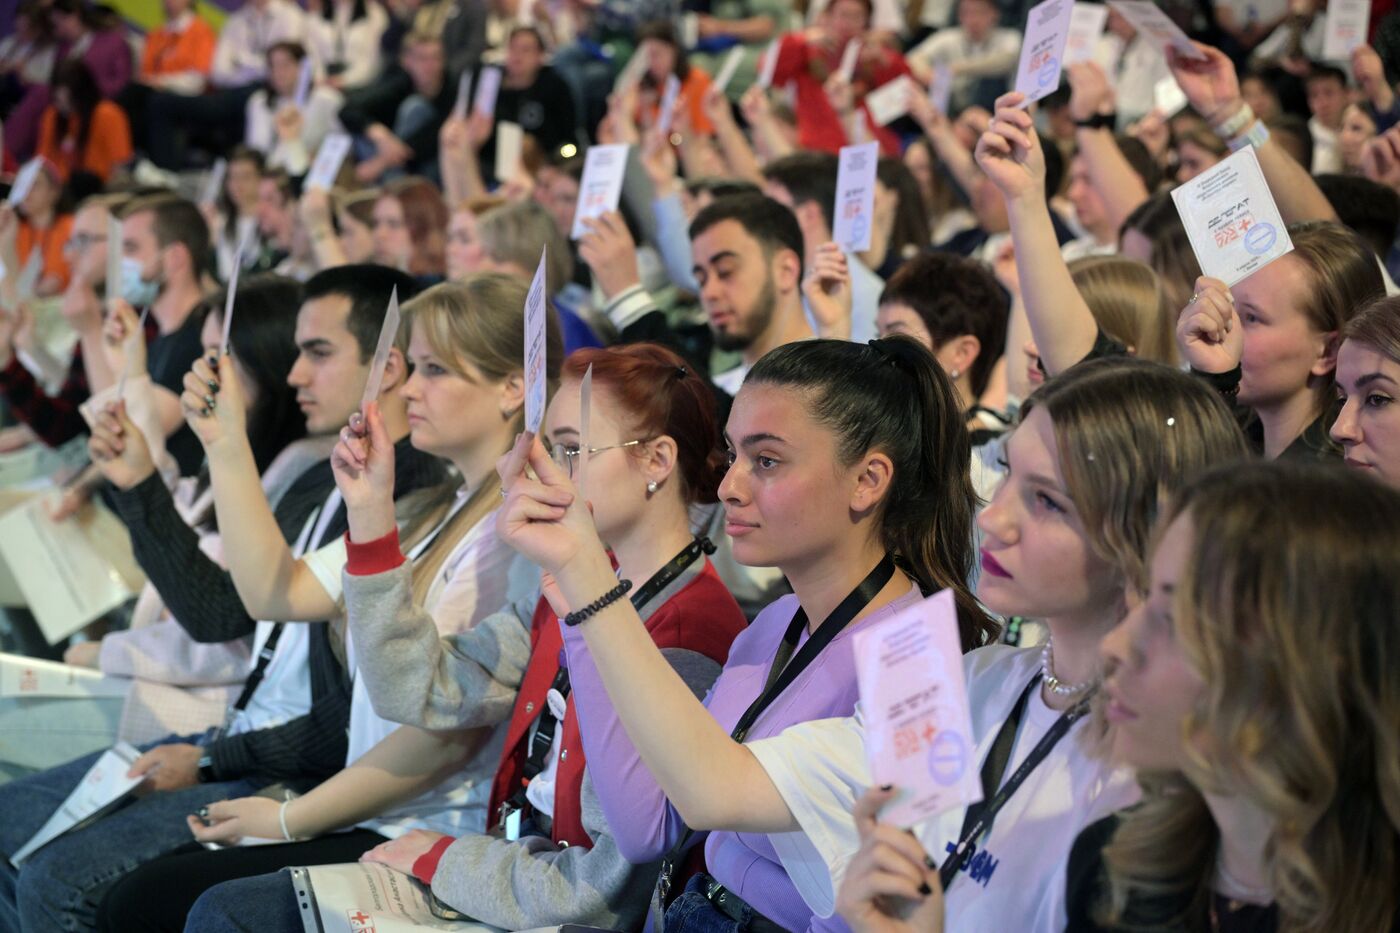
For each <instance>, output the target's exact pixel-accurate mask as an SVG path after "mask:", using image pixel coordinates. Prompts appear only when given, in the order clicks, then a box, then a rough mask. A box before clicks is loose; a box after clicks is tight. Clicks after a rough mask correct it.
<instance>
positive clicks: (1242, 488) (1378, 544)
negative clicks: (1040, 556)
mask: <svg viewBox="0 0 1400 933" xmlns="http://www.w3.org/2000/svg"><path fill="white" fill-rule="evenodd" d="M1279 503H1287V504H1288V505H1287V507H1286V508H1280V507H1279ZM1151 567H1152V573H1151V584H1150V587H1149V588H1148V589H1147V590H1146V591H1145V592H1144V594H1143V599H1142V601H1141V602H1140V603H1139V604H1138V605H1137V606H1136V607H1135V608H1134V610H1133V611H1132V612H1131V613H1130V614H1129V615H1128V617H1127V618H1126V619H1125V620H1124V622H1123V624H1122V625H1120V626H1118V627H1117V628H1116V629H1114V631H1113V632H1112V633H1110V634H1109V635H1108V637H1106V638H1105V639H1104V642H1103V648H1102V651H1103V656H1104V660H1105V662H1106V664H1107V667H1108V679H1107V681H1106V684H1105V689H1104V700H1105V701H1106V707H1107V714H1108V719H1109V721H1110V722H1111V723H1112V727H1111V730H1112V731H1111V737H1112V748H1113V755H1114V756H1115V758H1116V759H1117V760H1119V761H1122V762H1123V763H1125V764H1128V765H1131V766H1133V767H1135V768H1137V770H1138V773H1139V781H1140V783H1141V785H1142V791H1143V799H1142V802H1141V803H1140V804H1139V805H1138V806H1136V807H1134V808H1132V809H1130V810H1126V811H1124V812H1122V813H1120V814H1118V815H1116V816H1114V817H1111V818H1109V819H1106V820H1104V821H1102V822H1100V823H1097V824H1095V825H1094V826H1091V827H1089V828H1088V829H1087V830H1085V832H1084V833H1083V834H1081V835H1080V837H1079V839H1078V841H1077V842H1076V843H1075V845H1074V848H1073V851H1072V853H1071V854H1070V858H1069V868H1068V872H1067V874H1068V889H1067V902H1068V918H1067V925H1065V926H1064V927H1063V928H1064V929H1068V930H1073V931H1076V933H1079V931H1109V930H1113V931H1127V930H1142V929H1153V930H1211V931H1250V933H1273V931H1276V930H1277V931H1288V933H1323V931H1340V930H1346V931H1386V930H1393V929H1395V928H1396V924H1397V919H1400V889H1398V888H1397V887H1396V885H1395V878H1396V873H1397V871H1400V868H1397V866H1398V865H1400V813H1397V811H1396V807H1395V801H1396V799H1397V797H1400V773H1398V772H1397V763H1400V739H1397V734H1396V730H1395V723H1396V721H1397V719H1400V706H1397V703H1400V700H1397V698H1400V629H1397V628H1396V626H1395V624H1394V610H1395V606H1396V605H1397V604H1400V495H1397V494H1396V493H1395V492H1394V491H1393V490H1390V489H1387V488H1385V487H1383V486H1381V485H1380V484H1379V483H1375V482H1372V481H1370V480H1368V479H1364V478H1357V477H1353V476H1347V475H1345V474H1343V473H1341V472H1340V471H1337V470H1335V469H1329V468H1327V467H1323V466H1319V465H1315V464H1283V463H1275V464H1255V465H1251V466H1247V467H1244V468H1241V467H1238V466H1236V467H1232V468H1228V469H1220V470H1216V471H1213V472H1211V473H1209V474H1207V475H1205V476H1202V477H1200V478H1199V479H1198V480H1197V481H1196V482H1194V483H1192V484H1191V486H1190V487H1188V488H1187V489H1186V490H1185V491H1184V492H1183V493H1182V494H1181V495H1180V497H1179V498H1178V499H1177V501H1176V502H1175V504H1174V505H1173V507H1172V508H1171V510H1170V511H1169V512H1168V514H1167V515H1166V516H1165V517H1164V519H1163V520H1162V522H1161V523H1160V525H1159V529H1158V534H1157V539H1156V546H1155V548H1154V549H1153V554H1152V559H1151ZM876 803H877V799H876V796H875V795H869V796H867V798H866V799H865V800H863V801H862V803H861V805H860V807H859V808H858V809H857V813H856V819H857V821H858V822H859V823H860V825H861V833H862V836H863V837H864V839H865V844H864V846H863V848H862V850H861V854H860V855H859V856H857V858H856V860H855V863H854V864H853V868H852V871H851V873H850V874H849V875H848V876H847V883H846V886H845V888H844V890H843V892H842V904H841V913H842V916H843V917H844V918H845V919H846V920H847V921H848V922H849V923H850V925H851V927H852V928H853V929H854V930H856V931H857V933H893V931H900V930H913V929H917V930H921V931H939V930H942V929H944V926H945V923H946V922H947V921H945V918H944V915H943V914H944V909H943V903H942V901H943V898H942V894H941V892H940V891H939V890H938V889H937V887H936V884H931V883H929V881H930V879H931V880H932V881H933V882H936V877H935V876H933V875H932V873H931V872H928V871H927V870H926V869H925V868H924V864H923V861H922V853H921V852H919V851H917V847H916V846H911V845H910V842H911V841H912V840H908V841H907V837H905V836H904V834H902V833H900V832H899V831H898V830H896V829H895V828H893V827H889V826H882V825H879V824H877V823H876V822H875V818H874V817H875V804H876ZM920 885H926V887H923V888H921V887H920Z"/></svg>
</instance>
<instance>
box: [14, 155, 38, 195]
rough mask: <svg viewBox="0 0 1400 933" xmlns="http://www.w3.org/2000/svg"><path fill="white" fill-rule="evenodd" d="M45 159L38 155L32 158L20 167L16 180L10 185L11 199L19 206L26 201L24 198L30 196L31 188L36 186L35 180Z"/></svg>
mask: <svg viewBox="0 0 1400 933" xmlns="http://www.w3.org/2000/svg"><path fill="white" fill-rule="evenodd" d="M43 167H44V160H43V159H42V158H40V157H38V156H35V157H34V158H32V159H30V160H29V161H28V162H26V163H24V165H23V166H21V167H20V170H19V171H18V172H17V173H16V174H15V182H14V184H12V185H11V186H10V197H9V201H10V203H11V204H13V205H14V206H16V207H18V206H19V205H21V204H23V203H24V199H25V198H27V197H29V190H30V189H31V188H33V187H34V181H35V179H37V178H38V177H39V172H40V171H42V170H43Z"/></svg>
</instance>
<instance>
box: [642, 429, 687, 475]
mask: <svg viewBox="0 0 1400 933" xmlns="http://www.w3.org/2000/svg"><path fill="white" fill-rule="evenodd" d="M643 449H645V450H646V451H647V455H646V458H645V459H644V460H643V461H642V475H643V476H644V477H645V478H646V480H647V482H648V483H656V484H657V485H658V486H659V485H661V484H662V483H664V482H666V480H667V479H668V478H670V476H671V474H672V473H674V472H675V471H676V469H677V467H678V465H679V463H680V448H679V447H678V446H677V445H676V441H675V439H674V438H672V437H671V436H670V435H669V434H663V435H661V436H660V437H657V438H654V439H653V440H651V441H649V442H647V444H646V445H645V447H644V448H643Z"/></svg>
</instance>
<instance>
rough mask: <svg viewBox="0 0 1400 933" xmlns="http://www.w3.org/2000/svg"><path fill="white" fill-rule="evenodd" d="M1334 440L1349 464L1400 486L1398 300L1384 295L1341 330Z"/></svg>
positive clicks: (1399, 303)
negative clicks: (1337, 407)
mask: <svg viewBox="0 0 1400 933" xmlns="http://www.w3.org/2000/svg"><path fill="white" fill-rule="evenodd" d="M1342 336H1343V338H1344V339H1343V341H1342V347H1341V349H1340V350H1338V351H1337V397H1338V398H1339V399H1340V400H1341V402H1342V407H1341V411H1339V412H1338V413H1337V420H1336V421H1335V422H1333V424H1332V431H1331V435H1332V440H1333V441H1335V442H1336V443H1338V444H1340V445H1341V446H1342V453H1343V455H1344V456H1345V457H1346V464H1347V466H1349V467H1352V468H1354V469H1357V470H1360V471H1361V472H1362V473H1367V474H1370V475H1372V476H1374V477H1376V478H1377V479H1379V480H1380V481H1381V482H1383V483H1386V484H1387V485H1390V486H1394V487H1396V488H1400V405H1397V404H1396V399H1400V299H1397V298H1382V299H1381V300H1380V301H1377V302H1376V303H1374V304H1372V305H1370V306H1369V307H1367V308H1364V309H1363V310H1362V311H1361V312H1360V313H1358V314H1357V315H1356V317H1354V318H1352V319H1351V320H1350V321H1348V322H1347V325H1346V327H1344V328H1343V329H1342Z"/></svg>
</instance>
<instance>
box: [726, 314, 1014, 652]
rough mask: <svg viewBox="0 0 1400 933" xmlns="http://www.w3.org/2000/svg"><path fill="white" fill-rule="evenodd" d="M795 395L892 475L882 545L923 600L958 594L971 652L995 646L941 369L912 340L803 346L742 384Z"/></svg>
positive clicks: (851, 458) (960, 442)
mask: <svg viewBox="0 0 1400 933" xmlns="http://www.w3.org/2000/svg"><path fill="white" fill-rule="evenodd" d="M750 383H766V384H769V385H776V386H782V387H786V388H791V389H795V390H797V391H798V392H800V393H802V395H803V397H804V399H805V400H806V401H807V404H808V410H809V411H810V412H811V413H812V417H813V418H814V419H815V420H816V421H817V422H818V423H820V424H822V425H824V426H826V427H827V428H829V429H830V430H832V431H833V432H834V433H835V434H836V436H837V445H838V446H837V450H838V453H837V456H838V457H839V458H840V459H841V461H842V463H843V464H847V465H848V464H852V463H854V462H856V460H858V459H859V458H860V457H862V456H864V455H865V454H866V453H867V452H869V451H871V450H880V451H882V452H884V453H885V454H886V456H888V457H889V458H890V461H891V462H892V464H893V466H894V475H893V477H892V478H891V480H890V486H889V492H888V494H887V495H886V496H885V499H884V501H883V502H882V503H881V504H880V506H879V514H878V516H877V521H878V523H879V535H880V540H881V543H882V544H883V545H884V548H885V550H886V551H887V552H889V553H890V554H891V555H893V556H894V558H895V560H896V562H897V563H898V564H899V566H900V567H901V569H903V570H904V571H905V572H906V573H907V574H909V576H911V577H913V578H914V579H915V580H916V581H917V582H918V584H919V588H920V589H921V590H922V591H923V592H924V593H925V594H927V593H932V592H934V591H935V590H941V589H951V590H953V592H954V594H955V597H956V600H957V606H958V628H959V632H960V634H961V636H962V646H963V650H964V651H970V650H972V649H973V648H976V647H978V646H980V645H984V644H987V643H988V642H990V641H992V640H993V639H994V638H995V637H996V634H997V628H998V627H997V624H996V623H995V622H994V621H993V620H992V619H991V618H989V617H988V616H987V614H986V613H985V612H984V611H983V610H982V608H981V607H980V606H979V605H978V604H977V600H976V598H975V597H974V596H973V595H972V591H971V590H970V589H969V588H968V585H967V578H968V575H969V574H970V573H971V572H972V565H973V553H974V548H973V526H972V523H973V517H974V515H975V514H976V510H977V505H978V500H977V493H976V492H974V491H973V488H972V479H971V473H970V470H971V455H972V446H971V441H970V440H969V438H968V433H967V429H966V428H965V427H964V421H963V418H964V416H963V412H962V406H961V403H960V402H959V401H958V397H957V393H956V392H954V391H953V384H952V382H951V381H949V379H948V376H947V375H946V374H945V373H944V372H943V367H941V366H939V365H938V361H937V360H935V359H934V358H933V354H932V353H930V352H929V351H928V350H927V349H925V348H924V346H923V345H922V344H920V343H918V342H917V341H914V340H911V339H910V338H908V337H889V338H886V339H883V340H872V341H870V343H869V344H860V343H852V342H851V341H847V340H802V341H798V342H796V343H789V344H784V345H783V346H781V347H778V348H777V349H775V350H773V351H771V352H769V353H768V354H767V355H765V356H764V357H763V358H762V359H760V360H759V361H758V362H757V363H756V364H754V367H753V369H752V370H750V371H749V374H748V376H747V378H746V379H745V380H744V384H745V385H749V384H750Z"/></svg>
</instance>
